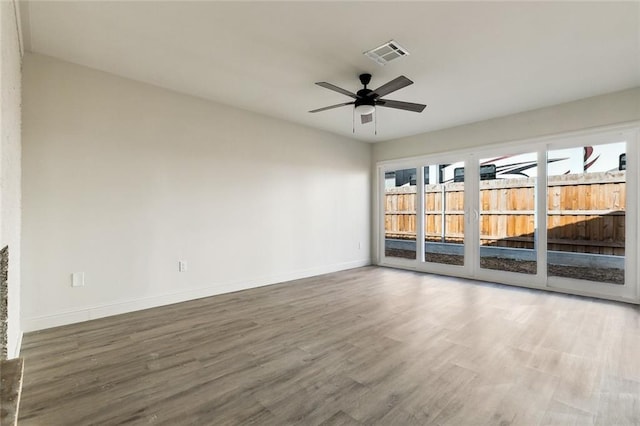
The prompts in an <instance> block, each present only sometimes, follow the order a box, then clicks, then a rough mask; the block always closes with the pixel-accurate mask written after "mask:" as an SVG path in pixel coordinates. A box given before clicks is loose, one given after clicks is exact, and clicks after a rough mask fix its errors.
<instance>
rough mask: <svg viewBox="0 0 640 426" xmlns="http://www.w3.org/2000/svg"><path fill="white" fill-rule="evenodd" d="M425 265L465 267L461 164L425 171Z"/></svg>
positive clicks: (433, 166) (434, 167) (434, 165)
mask: <svg viewBox="0 0 640 426" xmlns="http://www.w3.org/2000/svg"><path fill="white" fill-rule="evenodd" d="M424 176H425V182H424V183H425V186H424V207H425V208H424V212H425V217H424V229H425V258H424V260H425V261H426V262H434V263H445V264H449V265H464V163H463V162H458V163H454V164H433V165H429V166H425V168H424Z"/></svg>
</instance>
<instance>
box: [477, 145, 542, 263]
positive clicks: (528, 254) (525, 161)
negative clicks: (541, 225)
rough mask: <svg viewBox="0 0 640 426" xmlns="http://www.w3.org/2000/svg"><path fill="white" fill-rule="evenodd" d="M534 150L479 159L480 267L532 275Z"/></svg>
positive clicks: (535, 241) (535, 245)
mask: <svg viewBox="0 0 640 426" xmlns="http://www.w3.org/2000/svg"><path fill="white" fill-rule="evenodd" d="M537 161H538V154H537V152H527V153H523V154H511V153H509V152H504V151H501V152H497V153H496V155H492V156H489V157H485V158H481V159H480V160H479V164H478V166H479V174H478V178H479V180H480V191H479V192H480V193H479V212H480V213H479V224H478V226H479V228H480V229H479V231H480V235H479V244H480V250H479V253H478V254H479V256H480V264H479V266H480V268H482V269H491V270H494V271H504V272H516V273H521V274H530V275H535V274H537V271H538V262H537V250H536V249H537V238H536V237H537V235H536V228H537V227H536V214H537V212H536V181H537Z"/></svg>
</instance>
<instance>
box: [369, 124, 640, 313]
mask: <svg viewBox="0 0 640 426" xmlns="http://www.w3.org/2000/svg"><path fill="white" fill-rule="evenodd" d="M637 141H638V129H637V128H629V129H625V130H621V131H610V132H607V133H605V132H603V133H599V134H597V133H593V134H587V135H586V136H575V137H571V138H569V137H567V138H564V139H560V138H558V139H557V140H548V139H546V140H544V141H540V142H531V143H528V144H526V146H525V145H522V146H517V147H514V146H506V145H505V146H503V147H501V148H500V147H498V148H491V149H489V148H487V149H484V150H482V151H480V152H467V153H465V152H460V153H457V154H455V155H444V156H437V157H433V158H416V159H415V160H403V162H402V163H401V164H402V166H401V167H393V163H390V164H389V165H386V164H384V165H382V166H380V172H381V173H380V176H381V179H383V182H382V184H381V186H380V187H381V196H382V200H381V203H380V206H381V212H382V216H383V219H382V221H381V230H382V239H381V242H382V244H381V246H382V251H381V256H380V259H381V262H380V263H381V264H383V265H389V266H400V267H404V266H406V267H409V268H411V269H415V270H422V271H426V272H435V273H443V274H450V275H457V276H464V277H470V278H477V279H482V280H487V281H492V282H501V283H506V284H514V285H521V286H527V287H535V288H541V289H552V290H557V291H564V292H570V293H577V294H585V295H594V296H599V297H608V298H615V299H623V300H638V299H639V298H640V290H639V286H638V281H639V279H638V278H639V277H638V268H637V263H638V249H637V245H638V244H637V240H638V238H637V226H638V223H637V222H638V188H639V186H640V185H639V184H638V179H639V178H638V173H637V165H638V155H639V154H638V147H637V143H638V142H637ZM515 148H517V149H515Z"/></svg>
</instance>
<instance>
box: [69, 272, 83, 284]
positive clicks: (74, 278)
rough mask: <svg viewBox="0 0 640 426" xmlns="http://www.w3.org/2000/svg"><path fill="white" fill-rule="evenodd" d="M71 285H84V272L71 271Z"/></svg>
mask: <svg viewBox="0 0 640 426" xmlns="http://www.w3.org/2000/svg"><path fill="white" fill-rule="evenodd" d="M71 287H84V272H73V273H71Z"/></svg>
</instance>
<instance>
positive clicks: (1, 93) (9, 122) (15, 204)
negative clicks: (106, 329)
mask: <svg viewBox="0 0 640 426" xmlns="http://www.w3.org/2000/svg"><path fill="white" fill-rule="evenodd" d="M0 51H1V56H0V247H4V246H5V245H8V246H9V272H8V277H9V291H8V302H9V305H8V330H7V331H8V336H7V337H8V342H7V354H8V356H9V358H13V357H16V356H17V355H18V353H19V350H20V339H21V336H22V332H21V326H20V219H21V218H20V215H21V207H20V203H21V201H20V199H21V192H20V180H21V177H20V175H21V172H20V155H21V153H20V98H21V93H20V84H21V81H20V78H21V77H20V61H21V54H20V43H19V38H18V27H17V21H16V11H15V10H14V2H12V1H1V2H0Z"/></svg>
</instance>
